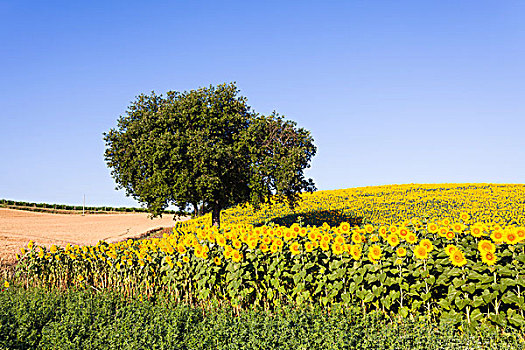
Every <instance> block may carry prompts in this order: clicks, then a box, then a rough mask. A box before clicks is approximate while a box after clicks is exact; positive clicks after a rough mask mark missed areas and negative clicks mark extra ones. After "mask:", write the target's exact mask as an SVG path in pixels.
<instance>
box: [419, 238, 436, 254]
mask: <svg viewBox="0 0 525 350" xmlns="http://www.w3.org/2000/svg"><path fill="white" fill-rule="evenodd" d="M419 244H420V245H422V246H424V247H425V249H426V250H427V252H431V251H432V250H434V245H433V244H432V242H430V240H429V239H426V238H425V239H422V240H421V242H419Z"/></svg>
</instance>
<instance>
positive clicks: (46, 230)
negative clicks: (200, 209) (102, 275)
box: [0, 208, 186, 264]
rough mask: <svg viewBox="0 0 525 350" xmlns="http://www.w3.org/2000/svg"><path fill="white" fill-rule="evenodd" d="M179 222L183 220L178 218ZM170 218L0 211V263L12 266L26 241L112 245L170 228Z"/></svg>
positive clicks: (171, 223)
mask: <svg viewBox="0 0 525 350" xmlns="http://www.w3.org/2000/svg"><path fill="white" fill-rule="evenodd" d="M179 220H186V218H181V219H179ZM174 222H175V221H174V220H173V215H171V214H166V215H163V216H162V218H155V219H149V218H148V214H146V213H131V214H89V215H85V216H82V215H75V214H47V213H35V212H30V211H22V210H14V209H4V208H0V263H3V264H6V263H7V264H12V263H13V262H14V261H15V255H16V253H17V252H19V251H20V248H22V247H24V246H27V243H28V242H29V241H30V240H33V241H35V243H37V244H39V245H45V246H51V245H52V244H56V245H61V246H65V245H66V244H68V243H70V244H79V245H92V244H96V243H97V242H98V241H100V240H104V241H107V242H116V241H121V240H125V239H128V238H138V237H140V236H142V235H144V234H145V233H147V232H149V231H152V230H157V229H161V228H166V227H171V226H173V225H174Z"/></svg>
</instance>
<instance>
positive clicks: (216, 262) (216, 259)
mask: <svg viewBox="0 0 525 350" xmlns="http://www.w3.org/2000/svg"><path fill="white" fill-rule="evenodd" d="M213 262H214V263H215V265H217V266H219V265H220V264H221V258H219V257H218V256H217V257H215V259H213Z"/></svg>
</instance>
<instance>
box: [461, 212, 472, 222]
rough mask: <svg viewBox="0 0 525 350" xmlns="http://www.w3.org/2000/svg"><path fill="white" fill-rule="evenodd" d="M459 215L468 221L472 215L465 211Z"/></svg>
mask: <svg viewBox="0 0 525 350" xmlns="http://www.w3.org/2000/svg"><path fill="white" fill-rule="evenodd" d="M459 217H460V218H461V220H463V221H467V220H468V219H470V215H469V214H468V213H465V212H462V213H461V214H459Z"/></svg>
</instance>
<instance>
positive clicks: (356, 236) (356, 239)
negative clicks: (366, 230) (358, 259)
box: [352, 232, 361, 244]
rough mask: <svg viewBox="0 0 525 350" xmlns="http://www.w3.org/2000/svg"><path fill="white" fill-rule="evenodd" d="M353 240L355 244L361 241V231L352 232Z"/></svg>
mask: <svg viewBox="0 0 525 350" xmlns="http://www.w3.org/2000/svg"><path fill="white" fill-rule="evenodd" d="M352 242H354V243H355V244H360V243H361V235H360V234H359V232H354V233H352Z"/></svg>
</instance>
